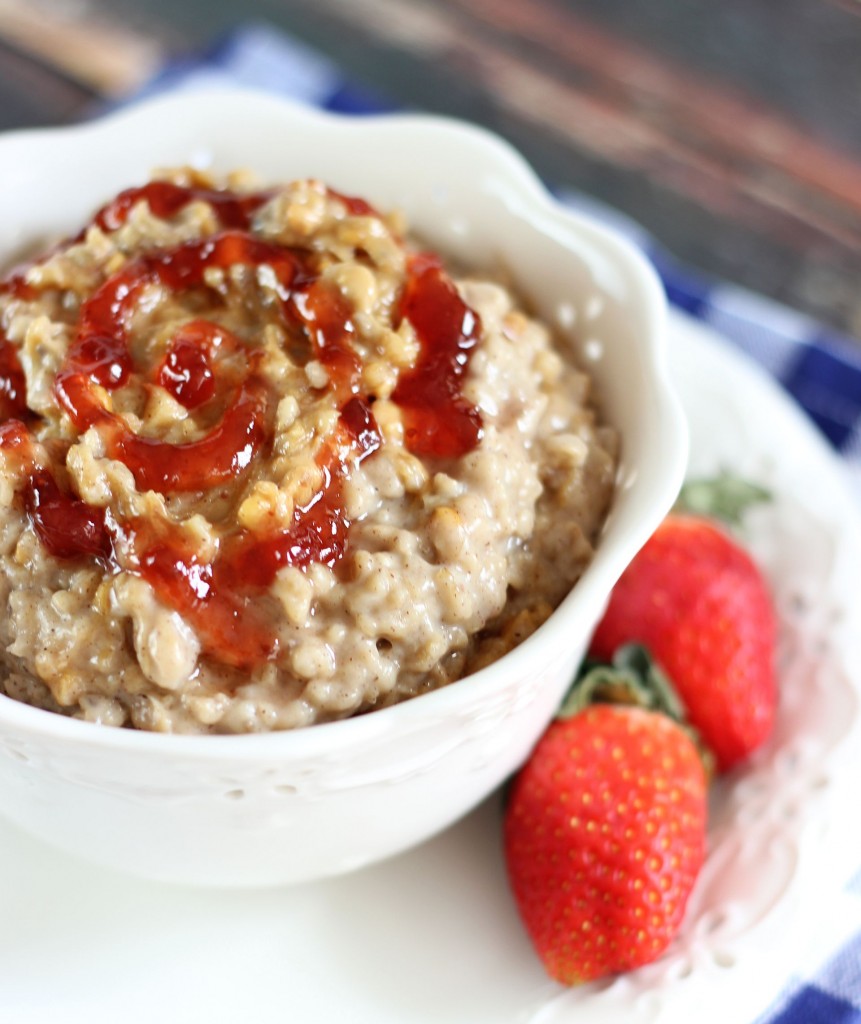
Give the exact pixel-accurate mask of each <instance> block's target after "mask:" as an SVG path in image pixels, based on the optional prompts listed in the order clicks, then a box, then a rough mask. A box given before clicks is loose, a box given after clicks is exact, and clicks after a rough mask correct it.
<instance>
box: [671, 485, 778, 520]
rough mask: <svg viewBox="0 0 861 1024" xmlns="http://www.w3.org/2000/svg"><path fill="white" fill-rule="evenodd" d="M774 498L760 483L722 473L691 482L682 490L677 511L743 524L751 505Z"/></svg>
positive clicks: (675, 507) (676, 506)
mask: <svg viewBox="0 0 861 1024" xmlns="http://www.w3.org/2000/svg"><path fill="white" fill-rule="evenodd" d="M771 497H772V496H771V493H770V491H768V490H766V489H765V488H764V487H761V486H760V485H759V484H755V483H752V482H751V481H750V480H742V479H741V477H737V476H733V475H732V473H728V472H722V473H719V474H718V475H717V476H715V477H702V478H700V479H697V480H689V481H687V483H685V485H684V486H683V487H682V489H681V491H680V492H679V496H678V498H677V499H676V504H675V506H674V511H676V512H689V513H692V514H693V515H699V516H705V517H707V518H709V519H719V520H721V521H722V522H724V523H727V524H728V525H729V526H740V525H741V522H742V519H743V517H744V514H745V512H747V510H748V509H749V508H750V507H751V506H753V505H760V504H762V503H763V502H767V501H771Z"/></svg>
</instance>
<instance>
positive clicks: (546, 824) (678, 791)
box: [504, 704, 707, 984]
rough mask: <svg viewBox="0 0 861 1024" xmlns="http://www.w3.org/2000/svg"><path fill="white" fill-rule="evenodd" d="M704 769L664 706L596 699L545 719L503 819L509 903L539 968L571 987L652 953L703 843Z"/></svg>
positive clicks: (673, 924) (674, 922) (669, 930)
mask: <svg viewBox="0 0 861 1024" xmlns="http://www.w3.org/2000/svg"><path fill="white" fill-rule="evenodd" d="M706 791H707V777H706V772H705V770H704V768H703V764H702V762H701V760H700V756H699V752H698V750H697V747H696V746H695V744H694V742H693V741H692V739H691V738H690V736H689V735H688V734H687V733H686V732H685V731H684V730H683V729H682V728H681V727H680V726H679V725H678V724H676V723H675V722H674V721H672V720H671V719H670V718H668V717H666V716H665V715H663V714H660V713H657V712H653V711H647V710H643V709H641V708H639V707H629V706H619V705H615V704H595V705H592V706H591V707H587V708H586V710H583V711H579V712H578V713H576V714H574V715H573V717H570V718H566V719H559V720H557V721H555V722H553V723H552V724H551V725H550V727H549V728H548V730H547V732H546V733H545V734H544V736H543V737H542V738H541V739H540V740H539V742H538V745H537V746H536V748H535V750H534V751H533V753H532V755H531V757H530V759H529V760H528V761H527V763H526V765H525V766H524V767H523V768H522V769H521V771H520V773H519V774H518V775H517V776H516V777H515V779H514V782H513V784H512V787H511V791H510V794H509V801H508V804H507V807H506V813H505V823H504V845H505V857H506V863H507V868H508V874H509V878H510V880H511V885H512V889H513V892H514V896H515V900H516V903H517V906H518V909H519V911H520V914H521V917H522V919H523V922H524V924H525V926H526V929H527V931H528V933H529V935H530V937H531V939H532V942H533V944H534V946H535V948H536V951H537V952H538V954H539V956H540V958H541V959H542V961H543V962H544V965H545V967H546V969H547V971H548V973H549V974H550V975H551V976H552V977H553V978H555V979H556V980H557V981H560V982H562V983H563V984H578V983H580V982H586V981H591V980H594V979H596V978H600V977H602V976H605V975H608V974H614V973H617V972H621V971H627V970H631V969H633V968H635V967H639V966H641V965H643V964H646V963H649V962H651V961H652V960H654V959H656V958H657V957H658V956H660V955H661V954H662V953H663V952H664V950H665V949H666V947H667V946H668V944H669V943H670V941H671V940H672V938H673V936H674V935H675V933H676V931H677V929H678V927H679V924H680V923H681V920H682V917H683V915H684V912H685V906H686V903H687V900H688V896H689V894H690V892H691V889H692V887H693V884H694V881H695V879H696V877H697V874H698V872H699V870H700V867H701V866H702V862H703V857H704V851H705V823H706Z"/></svg>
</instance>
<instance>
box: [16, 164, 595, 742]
mask: <svg viewBox="0 0 861 1024" xmlns="http://www.w3.org/2000/svg"><path fill="white" fill-rule="evenodd" d="M589 390H590V389H589V380H588V378H587V376H586V375H585V374H584V373H582V372H580V371H579V370H577V369H576V368H575V367H574V366H573V365H571V363H570V362H569V360H568V359H567V357H566V354H565V352H564V351H562V350H561V349H560V347H558V346H557V345H556V344H555V343H554V339H553V337H552V336H551V334H550V332H549V331H548V330H547V328H546V327H544V326H542V325H541V324H540V323H538V322H536V321H535V320H533V319H531V318H530V317H529V316H528V315H526V314H525V313H524V312H523V311H522V310H521V309H519V308H518V306H517V303H516V300H515V299H514V297H513V296H512V295H511V293H510V292H509V291H508V290H506V289H505V288H503V287H501V286H500V285H498V284H495V283H493V282H490V281H480V280H473V279H470V278H468V277H466V278H463V279H460V278H457V279H456V280H455V279H453V278H452V277H451V276H450V274H449V272H448V271H447V270H446V268H445V267H444V265H443V264H442V262H441V261H440V260H439V258H438V257H436V256H435V255H433V254H430V253H427V252H425V251H423V250H422V249H421V248H419V247H418V246H417V245H416V244H415V243H414V242H413V241H412V240H411V239H410V238H409V236H408V235H406V233H405V229H404V226H403V225H402V224H400V223H398V221H397V218H395V217H392V216H384V215H381V214H379V213H378V212H377V211H375V210H374V209H373V208H372V207H370V206H369V205H368V204H367V203H365V202H363V201H362V200H360V199H353V198H349V197H346V196H343V195H340V194H338V193H336V192H334V191H332V190H331V189H329V188H327V187H325V186H324V185H323V184H321V183H319V182H316V181H298V182H294V183H291V184H288V185H286V186H281V187H276V188H271V189H265V190H260V189H253V188H250V187H248V186H247V184H246V183H245V182H244V180H243V179H242V178H241V177H240V176H236V177H235V178H234V179H231V180H230V181H229V182H228V183H227V184H226V185H224V186H223V187H220V186H219V185H217V184H216V183H214V182H212V181H210V180H208V179H206V178H204V177H203V176H201V175H200V174H198V173H197V172H189V171H180V172H175V173H172V174H170V175H166V176H165V177H164V178H162V179H157V180H154V181H152V182H150V183H149V184H148V185H145V186H142V187H140V188H134V189H129V190H128V191H126V192H123V193H121V194H120V195H119V196H118V197H116V198H115V199H113V200H112V201H111V202H109V203H108V204H107V205H106V206H105V207H103V208H102V209H101V210H100V211H98V213H96V215H95V217H94V219H93V220H92V222H91V223H90V224H89V225H88V226H86V227H85V228H84V229H83V230H82V231H81V233H80V234H79V235H78V236H77V237H76V238H74V239H72V240H69V241H66V242H64V243H62V244H61V245H59V246H57V247H56V248H55V249H53V250H52V251H51V252H49V253H48V254H46V255H45V256H43V257H41V258H39V259H36V260H33V261H32V262H30V263H28V264H26V265H24V266H21V267H18V268H16V269H14V270H12V271H10V272H8V273H7V275H6V277H5V278H3V279H2V281H0V470H2V472H0V601H2V603H3V606H4V607H5V615H4V616H3V617H2V619H0V659H2V673H3V675H2V678H0V692H4V693H5V694H6V695H8V696H9V697H12V698H15V699H18V700H22V701H26V702H29V703H31V704H35V705H37V706H40V707H44V708H47V709H50V710H52V711H55V712H61V713H63V714H68V715H73V716H76V717H79V718H83V719H88V720H91V721H96V722H101V723H106V724H113V725H124V726H131V727H135V728H139V729H150V730H160V731H173V732H255V731H263V730H273V729H289V728H295V727H298V726H304V725H309V724H312V723H314V722H320V721H327V720H332V719H336V718H342V717H346V716H349V715H355V714H358V713H362V712H365V711H369V710H372V709H374V708H379V707H383V706H386V705H389V704H392V703H395V702H397V701H401V700H404V699H406V698H409V697H412V696H415V695H417V694H420V693H423V692H425V691H428V690H432V689H435V688H437V687H440V686H444V685H446V684H448V683H451V682H453V681H454V680H457V679H459V678H461V677H463V676H464V675H467V674H469V673H470V672H472V671H474V670H476V669H477V668H479V667H481V666H483V665H486V664H489V663H490V662H492V661H494V660H495V659H497V658H499V657H500V656H501V655H503V654H504V653H505V652H506V651H508V650H510V649H511V648H512V647H513V646H514V645H516V644H518V643H519V642H521V641H522V640H523V639H524V638H525V637H526V636H528V635H529V634H530V633H531V632H533V631H534V630H535V629H536V628H537V627H538V626H539V625H540V624H541V623H542V622H543V621H544V620H545V619H546V618H547V616H548V615H549V614H550V612H551V611H552V609H553V608H554V607H555V606H556V605H557V604H558V603H559V602H560V601H561V599H562V598H563V597H564V596H565V594H566V593H567V592H568V591H569V589H570V588H571V587H572V585H573V584H574V583H575V582H576V580H577V579H578V577H579V576H580V574H581V573H582V571H583V569H584V567H585V566H586V565H587V564H588V562H589V560H590V558H591V556H592V551H593V544H594V543H595V539H596V537H597V534H598V531H599V529H600V526H601V524H602V522H603V519H604V516H605V514H606V510H607V506H608V504H609V500H610V496H611V493H612V488H613V479H614V472H615V451H614V449H615V439H614V435H613V433H612V431H611V430H609V429H608V428H606V427H604V426H602V425H601V424H600V423H599V421H598V419H597V417H596V412H595V409H594V408H593V406H592V404H591V400H590V393H589Z"/></svg>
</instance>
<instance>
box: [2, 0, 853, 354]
mask: <svg viewBox="0 0 861 1024" xmlns="http://www.w3.org/2000/svg"><path fill="white" fill-rule="evenodd" d="M247 19H264V20H267V21H269V22H271V23H272V24H274V25H277V26H280V27H281V28H283V29H285V30H287V31H288V32H290V33H291V34H293V35H294V36H296V37H297V38H299V39H301V40H304V41H305V42H307V43H310V44H312V45H313V46H315V47H316V48H317V49H319V50H320V51H322V52H323V53H325V54H327V55H329V56H330V57H331V58H333V59H334V60H335V61H337V62H338V63H339V64H340V65H341V66H342V67H343V68H344V70H345V71H346V72H347V73H348V74H349V75H350V76H351V77H353V78H354V79H355V80H356V81H357V82H361V83H364V84H365V85H367V86H370V87H372V88H374V89H376V90H378V91H380V92H382V93H383V94H386V95H388V96H390V97H392V98H394V99H395V100H397V101H398V102H402V103H404V104H405V105H409V106H412V107H419V108H424V109H427V110H432V111H436V112H440V113H446V114H453V115H457V116H461V117H466V118H469V119H471V120H474V121H477V122H480V123H482V124H485V125H487V126H489V127H491V128H493V129H495V130H497V131H498V132H500V133H501V134H503V135H505V136H506V137H508V138H509V139H510V140H511V141H512V142H513V143H514V144H515V145H516V146H518V148H520V149H521V150H522V151H523V152H524V153H525V155H526V156H527V158H528V159H529V160H530V161H531V163H532V164H533V165H534V166H535V167H536V169H537V170H538V171H539V173H541V174H542V175H543V176H544V177H545V178H546V179H547V180H549V181H552V182H554V183H556V184H559V185H561V186H570V187H574V188H577V189H580V190H582V191H585V192H586V193H589V194H591V195H593V196H595V197H597V198H599V199H601V200H603V201H605V202H608V203H610V204H612V205H613V206H615V207H617V208H618V209H620V210H622V211H624V212H625V213H627V214H629V215H631V216H632V217H634V218H635V219H636V220H638V221H639V222H640V223H641V224H643V225H644V226H645V227H646V228H647V229H648V230H650V231H651V232H652V233H653V234H654V235H655V236H656V238H657V239H658V240H659V241H661V242H662V243H663V244H664V245H665V246H666V247H667V248H668V249H669V250H670V251H671V252H672V253H673V254H674V255H675V256H676V257H678V258H679V259H680V260H682V261H685V262H687V263H689V264H690V265H691V266H692V267H694V268H699V269H700V270H703V271H706V272H707V273H709V274H712V275H716V276H718V277H721V278H724V279H726V280H729V281H733V282H736V283H738V284H740V285H743V286H745V287H747V288H751V289H754V290H756V291H759V292H761V293H763V294H765V295H769V296H772V297H774V298H776V299H778V300H780V301H782V302H785V303H788V304H789V305H791V306H794V307H796V308H798V309H801V310H803V311H806V312H808V313H810V314H812V315H813V316H815V317H816V318H818V319H819V320H821V321H822V322H823V324H825V325H830V326H831V327H833V328H835V329H837V330H838V331H842V332H845V333H848V334H850V335H853V336H855V337H856V338H858V339H861V3H859V2H858V0H721V2H720V3H715V2H714V0H244V2H243V4H242V5H241V7H240V5H238V4H236V3H234V2H231V0H148V2H146V0H88V2H82V0H0V129H4V128H11V127H20V126H29V125H44V124H57V123H62V122H66V121H69V120H73V119H75V118H78V117H82V116H85V114H86V113H87V112H88V111H89V110H91V109H92V104H93V101H94V100H96V99H98V98H99V97H103V96H116V95H121V94H122V93H123V92H124V91H125V90H128V89H132V88H134V87H135V86H136V85H138V84H139V83H140V82H142V81H144V80H145V79H146V78H147V76H148V75H150V74H151V73H152V71H153V70H154V69H155V68H156V67H158V66H159V63H160V62H161V61H163V60H165V59H168V58H170V57H173V56H176V55H179V54H184V53H185V54H187V53H199V52H201V51H202V50H204V49H205V48H206V47H207V46H209V45H211V44H212V43H213V42H214V41H215V40H217V39H218V38H219V37H220V36H222V35H223V34H224V33H225V32H227V31H229V30H230V29H231V28H232V27H234V26H235V25H236V24H237V23H238V22H240V21H241V20H247Z"/></svg>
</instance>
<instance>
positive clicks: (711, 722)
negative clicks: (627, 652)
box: [590, 480, 777, 771]
mask: <svg viewBox="0 0 861 1024" xmlns="http://www.w3.org/2000/svg"><path fill="white" fill-rule="evenodd" d="M727 487H729V489H730V490H731V491H732V496H733V500H734V501H737V503H738V505H741V504H743V503H744V502H745V501H747V502H749V501H751V500H762V492H758V493H757V492H754V493H753V494H752V495H751V494H748V495H747V497H745V495H744V494H743V493H742V492H741V484H740V483H739V482H737V481H729V482H727V481H726V480H724V481H717V482H714V484H713V485H711V490H712V491H713V492H714V494H715V499H714V500H715V501H716V502H717V503H718V504H720V503H721V502H722V501H723V503H724V505H725V504H726V493H727ZM691 493H692V494H693V496H694V497H695V499H696V501H697V504H698V506H699V507H701V508H707V507H708V502H709V499H708V493H709V485H708V484H706V483H705V482H700V483H698V484H697V485H695V486H694V487H693V488H692V492H691ZM736 511H737V507H736ZM775 633H776V623H775V614H774V609H773V605H772V601H771V597H770V594H769V591H768V587H767V586H766V584H765V581H764V580H763V578H762V575H761V574H760V572H759V570H758V568H757V566H756V565H755V564H754V562H753V560H752V559H751V557H750V555H749V554H748V553H747V552H746V551H745V550H744V549H743V548H742V547H741V546H740V545H739V544H738V543H737V542H736V540H735V539H734V538H733V537H732V536H730V534H729V533H728V532H726V531H725V530H724V528H723V527H722V526H720V525H718V524H717V523H716V522H714V521H713V520H712V519H710V518H707V517H705V516H703V515H690V514H685V513H675V512H674V513H670V515H669V516H667V518H666V519H665V520H664V522H663V523H662V524H661V525H660V526H659V527H658V529H657V531H656V532H655V533H654V534H653V536H652V537H651V538H650V539H649V540H648V541H647V542H646V544H645V546H644V547H643V548H642V549H641V551H640V552H639V554H638V555H637V556H636V557H635V558H634V560H633V561H632V562H631V564H630V565H629V566H628V568H627V570H626V571H625V572H624V573H623V575H622V578H621V579H620V580H619V582H618V583H617V584H616V587H615V588H614V590H613V593H612V595H611V597H610V601H609V605H608V607H607V610H606V612H605V614H604V617H603V619H602V620H601V622H600V623H599V625H598V627H597V629H596V631H595V634H594V636H593V638H592V642H591V647H590V653H591V654H592V655H594V656H595V657H598V658H609V657H611V656H612V654H613V652H614V651H616V650H617V648H619V647H620V646H621V645H623V644H627V643H631V642H637V643H641V644H643V645H645V646H646V647H647V648H648V649H649V651H650V652H651V654H652V655H653V657H654V658H655V660H656V661H657V662H658V663H659V664H660V666H661V667H662V668H663V670H664V671H665V672H666V674H667V675H668V676H669V677H670V679H671V680H672V683H673V685H674V687H675V689H676V692H677V693H678V695H679V697H680V698H681V701H682V703H683V705H684V707H685V709H686V714H687V719H688V721H689V722H690V723H691V724H692V725H693V726H694V727H695V728H696V729H697V731H698V732H699V734H700V736H701V738H702V740H703V742H704V743H705V745H706V746H707V747H709V748H710V749H711V751H712V752H713V753H714V755H715V758H716V760H717V766H718V769H719V770H721V771H726V770H727V769H729V768H732V767H733V766H734V765H736V764H738V763H739V762H740V761H742V760H744V759H745V758H746V757H748V756H749V755H750V754H751V753H753V751H755V750H756V749H757V748H758V747H759V746H760V745H761V744H762V743H763V742H764V741H765V740H766V739H767V737H768V735H769V734H770V732H771V729H772V724H773V721H774V713H775V707H776V703H777V687H776V679H775V669H774V645H775Z"/></svg>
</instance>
